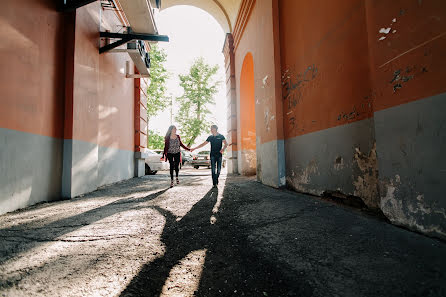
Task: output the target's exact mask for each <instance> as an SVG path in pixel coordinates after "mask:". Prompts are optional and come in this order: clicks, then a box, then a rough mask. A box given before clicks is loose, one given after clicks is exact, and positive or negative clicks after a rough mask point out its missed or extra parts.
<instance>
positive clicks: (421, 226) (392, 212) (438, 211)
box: [380, 174, 446, 236]
mask: <svg viewBox="0 0 446 297" xmlns="http://www.w3.org/2000/svg"><path fill="white" fill-rule="evenodd" d="M403 184H407V181H403V182H402V181H401V178H400V176H399V175H398V174H397V175H395V178H393V179H390V181H384V182H381V189H382V190H381V191H382V192H383V193H385V195H383V196H382V197H381V202H380V208H381V210H382V212H383V213H384V215H385V216H386V217H387V218H388V219H389V220H390V221H391V222H392V223H393V224H396V225H400V226H406V227H409V228H412V229H415V230H418V231H420V232H423V233H427V234H429V233H430V234H440V235H442V236H446V232H445V230H444V228H442V227H441V226H440V225H434V224H429V223H427V222H428V221H429V218H432V216H438V217H439V220H438V221H440V222H441V221H444V220H445V219H446V210H445V209H444V208H438V207H435V208H432V207H430V206H426V202H425V201H424V195H423V194H420V193H418V194H417V197H416V202H415V203H410V202H407V201H405V200H403V199H401V198H400V197H397V196H398V195H397V194H398V191H399V189H400V187H402V185H403Z"/></svg>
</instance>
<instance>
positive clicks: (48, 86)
mask: <svg viewBox="0 0 446 297" xmlns="http://www.w3.org/2000/svg"><path fill="white" fill-rule="evenodd" d="M0 26H1V28H2V29H1V30H0V43H1V45H0V64H1V67H0V89H1V90H2V91H1V100H0V127H2V128H7V129H13V130H18V131H23V132H28V133H33V134H38V135H44V136H50V137H57V138H61V137H63V117H64V71H65V70H64V27H65V26H64V16H63V15H62V14H60V13H58V12H57V11H56V2H55V1H51V0H39V1H7V3H2V9H1V10H0Z"/></svg>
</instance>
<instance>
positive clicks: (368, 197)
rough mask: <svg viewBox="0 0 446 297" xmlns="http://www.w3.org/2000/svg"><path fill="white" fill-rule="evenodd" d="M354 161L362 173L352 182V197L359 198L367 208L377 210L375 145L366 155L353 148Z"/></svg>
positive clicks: (377, 192)
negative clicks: (353, 188)
mask: <svg viewBox="0 0 446 297" xmlns="http://www.w3.org/2000/svg"><path fill="white" fill-rule="evenodd" d="M354 161H355V163H356V165H357V166H358V168H359V170H360V171H361V173H362V174H361V175H359V176H358V177H357V178H356V180H355V181H354V182H353V185H354V186H355V191H354V195H355V196H358V197H360V198H361V199H362V200H363V201H364V203H365V204H366V205H367V206H368V207H370V208H372V209H377V208H378V207H379V191H378V161H377V157H376V143H375V144H374V145H373V148H372V150H371V151H370V153H369V154H368V155H367V154H365V153H363V152H361V151H360V149H359V148H355V155H354Z"/></svg>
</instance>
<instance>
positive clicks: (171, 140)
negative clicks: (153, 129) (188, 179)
mask: <svg viewBox="0 0 446 297" xmlns="http://www.w3.org/2000/svg"><path fill="white" fill-rule="evenodd" d="M180 147H182V148H184V149H185V150H188V151H190V148H188V147H187V146H185V145H184V144H183V143H182V142H181V137H180V135H177V128H176V127H175V126H174V125H172V126H170V127H169V129H167V133H166V137H164V152H163V158H164V160H166V162H167V160H168V161H169V164H170V187H173V185H174V182H173V171H174V170H175V173H176V179H177V184H179V183H180V180H179V179H178V172H179V171H180V169H179V164H180V162H181V148H180Z"/></svg>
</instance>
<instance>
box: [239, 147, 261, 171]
mask: <svg viewBox="0 0 446 297" xmlns="http://www.w3.org/2000/svg"><path fill="white" fill-rule="evenodd" d="M237 161H238V166H237V167H238V170H239V173H240V174H242V175H255V174H256V167H257V154H256V151H255V150H241V151H238V157H237Z"/></svg>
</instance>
